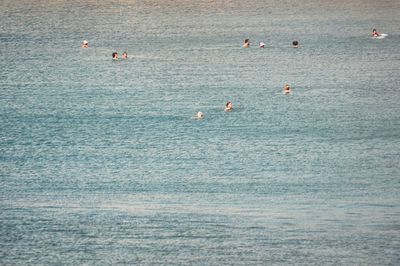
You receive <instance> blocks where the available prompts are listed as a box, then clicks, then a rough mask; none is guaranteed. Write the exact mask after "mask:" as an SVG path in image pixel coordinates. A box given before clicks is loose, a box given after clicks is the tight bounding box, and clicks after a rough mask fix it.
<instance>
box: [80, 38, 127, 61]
mask: <svg viewBox="0 0 400 266" xmlns="http://www.w3.org/2000/svg"><path fill="white" fill-rule="evenodd" d="M81 47H82V48H89V42H88V41H87V40H84V41H83V42H82V46H81ZM111 56H112V58H113V59H114V60H117V59H118V58H119V56H118V53H117V52H114V53H112V55H111ZM122 59H128V53H127V52H123V53H122Z"/></svg>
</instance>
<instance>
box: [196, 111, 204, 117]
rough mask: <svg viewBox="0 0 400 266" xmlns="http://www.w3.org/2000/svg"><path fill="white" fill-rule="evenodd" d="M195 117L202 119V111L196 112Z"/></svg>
mask: <svg viewBox="0 0 400 266" xmlns="http://www.w3.org/2000/svg"><path fill="white" fill-rule="evenodd" d="M196 118H197V119H203V118H204V114H203V112H197V114H196Z"/></svg>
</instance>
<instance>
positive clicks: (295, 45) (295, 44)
mask: <svg viewBox="0 0 400 266" xmlns="http://www.w3.org/2000/svg"><path fill="white" fill-rule="evenodd" d="M292 46H293V48H298V47H299V42H298V41H293V42H292ZM258 47H259V48H265V43H264V42H260V43H259V44H258ZM243 48H250V39H245V40H244V42H243Z"/></svg>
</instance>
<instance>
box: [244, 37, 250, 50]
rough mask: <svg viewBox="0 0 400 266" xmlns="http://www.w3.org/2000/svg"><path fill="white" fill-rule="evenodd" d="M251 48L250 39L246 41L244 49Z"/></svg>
mask: <svg viewBox="0 0 400 266" xmlns="http://www.w3.org/2000/svg"><path fill="white" fill-rule="evenodd" d="M249 47H250V40H249V39H246V40H244V43H243V48H249Z"/></svg>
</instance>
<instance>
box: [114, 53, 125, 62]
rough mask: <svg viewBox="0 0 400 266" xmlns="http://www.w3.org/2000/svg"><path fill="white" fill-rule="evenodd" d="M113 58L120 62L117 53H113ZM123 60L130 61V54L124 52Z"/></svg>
mask: <svg viewBox="0 0 400 266" xmlns="http://www.w3.org/2000/svg"><path fill="white" fill-rule="evenodd" d="M112 58H113V59H114V60H118V58H119V57H118V53H117V52H114V53H112ZM122 59H128V53H127V52H123V53H122Z"/></svg>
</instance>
